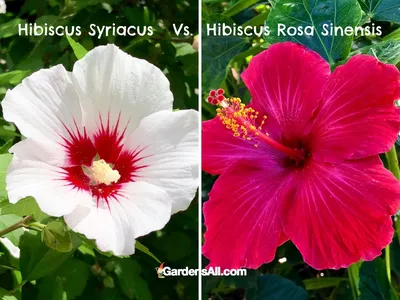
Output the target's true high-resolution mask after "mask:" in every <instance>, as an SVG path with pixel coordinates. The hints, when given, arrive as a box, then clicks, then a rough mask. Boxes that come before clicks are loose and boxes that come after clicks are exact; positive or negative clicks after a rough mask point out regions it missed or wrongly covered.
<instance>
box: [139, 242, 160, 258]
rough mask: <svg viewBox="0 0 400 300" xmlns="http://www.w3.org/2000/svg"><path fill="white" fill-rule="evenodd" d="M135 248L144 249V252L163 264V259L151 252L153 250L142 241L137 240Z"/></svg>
mask: <svg viewBox="0 0 400 300" xmlns="http://www.w3.org/2000/svg"><path fill="white" fill-rule="evenodd" d="M135 248H136V249H137V250H139V251H142V252H143V253H146V254H147V255H148V256H150V257H151V258H153V259H154V260H155V261H156V262H158V263H159V264H161V261H160V260H159V259H158V258H157V257H156V256H155V255H154V254H153V253H151V251H150V250H149V248H147V247H146V246H145V245H143V244H142V243H140V242H139V241H136V242H135Z"/></svg>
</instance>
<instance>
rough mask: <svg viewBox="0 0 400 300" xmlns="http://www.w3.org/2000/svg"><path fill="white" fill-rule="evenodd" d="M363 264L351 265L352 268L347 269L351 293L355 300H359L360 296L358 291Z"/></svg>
mask: <svg viewBox="0 0 400 300" xmlns="http://www.w3.org/2000/svg"><path fill="white" fill-rule="evenodd" d="M361 264H362V262H361V261H359V262H357V263H355V264H352V265H350V267H349V268H348V269H347V275H348V277H349V283H350V287H351V293H352V295H353V299H354V300H357V299H358V296H359V295H360V292H359V290H358V284H359V281H360V275H359V273H360V266H361Z"/></svg>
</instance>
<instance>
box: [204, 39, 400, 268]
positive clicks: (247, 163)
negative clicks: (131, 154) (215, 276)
mask: <svg viewBox="0 0 400 300" xmlns="http://www.w3.org/2000/svg"><path fill="white" fill-rule="evenodd" d="M242 77H243V80H244V82H245V84H246V86H247V87H248V88H249V90H250V93H251V95H252V101H251V103H250V104H249V105H248V106H245V105H243V104H242V103H241V102H240V100H239V99H237V98H230V99H226V98H225V97H221V95H222V93H223V92H222V91H212V92H211V94H210V97H209V98H208V99H207V101H208V102H211V103H214V104H218V105H219V106H220V108H219V109H218V110H217V111H218V115H217V117H215V118H214V119H213V120H210V121H206V122H204V123H203V125H202V128H203V137H202V143H203V144H202V151H203V162H202V164H203V169H204V170H205V171H207V172H209V173H211V174H220V177H219V178H218V179H217V181H216V182H215V184H214V186H213V188H212V190H211V192H210V194H209V200H208V201H207V202H206V203H205V205H204V217H205V225H206V227H207V231H206V233H205V244H204V246H203V253H204V255H205V256H206V257H207V258H208V259H209V260H210V266H221V267H223V268H240V267H247V268H258V267H259V266H260V265H261V264H263V263H267V262H270V261H272V260H273V258H274V256H275V251H276V248H277V247H278V246H279V245H281V244H283V243H284V242H285V241H287V240H289V239H290V240H292V241H293V243H294V244H295V245H296V246H297V248H298V249H299V250H300V252H301V253H302V255H303V258H304V260H305V262H307V263H308V264H309V265H311V266H312V267H314V268H316V269H325V268H332V269H338V268H341V267H347V266H349V265H350V264H351V263H354V262H357V261H358V260H360V259H363V260H372V259H374V258H375V257H377V256H378V255H380V253H381V250H382V249H383V248H384V247H385V246H387V245H388V244H389V243H390V242H391V240H392V236H393V227H392V220H391V216H392V215H394V214H395V213H396V211H397V210H398V208H399V205H400V185H399V183H398V182H397V180H396V179H395V178H394V176H393V175H392V174H391V173H390V172H389V171H388V170H386V169H385V168H384V167H383V165H382V162H381V161H380V159H379V156H378V154H379V153H383V152H386V151H388V150H389V149H390V148H391V147H392V146H393V144H394V142H395V141H396V138H397V134H398V132H399V129H400V114H399V110H398V109H397V108H396V107H395V105H394V101H395V100H397V99H398V98H399V96H400V75H399V72H398V70H397V69H396V68H395V67H394V66H392V65H387V64H384V63H381V62H379V61H378V60H377V59H375V58H373V57H370V56H366V55H357V56H355V57H353V58H351V59H350V60H349V61H348V62H347V63H346V64H345V65H343V66H340V67H338V68H336V70H335V71H334V72H333V73H332V74H330V68H329V65H328V63H327V62H325V61H324V60H323V59H322V58H321V57H320V56H319V55H318V54H317V53H315V52H313V51H310V50H308V49H306V48H305V47H303V46H300V45H297V44H293V43H281V44H275V45H272V46H271V47H269V49H267V50H266V51H264V52H262V53H260V54H259V55H257V56H255V57H254V58H253V59H252V60H251V62H250V65H249V67H248V69H247V70H245V72H244V73H243V75H242Z"/></svg>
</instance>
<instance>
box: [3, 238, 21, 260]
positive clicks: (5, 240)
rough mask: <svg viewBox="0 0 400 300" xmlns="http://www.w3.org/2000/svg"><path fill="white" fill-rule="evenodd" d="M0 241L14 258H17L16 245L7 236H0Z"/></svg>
mask: <svg viewBox="0 0 400 300" xmlns="http://www.w3.org/2000/svg"><path fill="white" fill-rule="evenodd" d="M0 242H1V243H2V244H3V245H4V247H6V248H7V250H8V251H9V252H10V254H11V255H12V256H14V257H15V258H19V253H20V250H19V248H18V247H17V246H15V245H14V244H13V243H11V241H10V240H9V239H8V238H0Z"/></svg>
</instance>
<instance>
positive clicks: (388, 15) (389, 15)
mask: <svg viewBox="0 0 400 300" xmlns="http://www.w3.org/2000/svg"><path fill="white" fill-rule="evenodd" d="M359 2H360V5H361V8H362V9H363V10H364V11H365V12H366V13H367V15H368V17H370V18H372V19H374V20H376V21H388V22H394V23H399V24H400V13H399V12H400V2H399V1H398V0H359Z"/></svg>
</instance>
